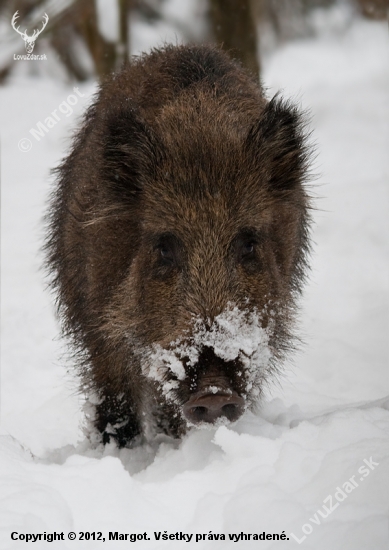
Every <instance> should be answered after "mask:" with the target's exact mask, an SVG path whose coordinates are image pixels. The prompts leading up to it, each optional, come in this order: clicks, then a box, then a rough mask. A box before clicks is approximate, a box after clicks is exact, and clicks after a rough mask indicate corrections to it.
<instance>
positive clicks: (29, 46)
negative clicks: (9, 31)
mask: <svg viewBox="0 0 389 550" xmlns="http://www.w3.org/2000/svg"><path fill="white" fill-rule="evenodd" d="M18 13H19V11H16V12H15V13H14V16H13V17H12V21H11V25H12V28H13V29H14V30H15V31H16V32H17V33H19V34H20V36H21V37H22V38H23V40H24V42H25V44H24V45H25V47H26V52H27V53H32V52H33V51H34V46H35V41H36V39H37V38H38V36H39V35H40V33H41V32H42V31H43V29H44V28H45V27H46V25H47V22H48V20H49V16H48V15H47V13H45V15H44V16H43V25H42V28H41V29H40V30H34V33H33V35H32V36H28V34H27V29H26V30H25V31H24V32H21V31H20V30H19V27H16V26H15V24H16V20H17V18H18V17H19V16H18Z"/></svg>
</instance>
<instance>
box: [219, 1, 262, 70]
mask: <svg viewBox="0 0 389 550" xmlns="http://www.w3.org/2000/svg"><path fill="white" fill-rule="evenodd" d="M210 15H211V22H212V29H213V34H214V37H215V40H216V42H217V44H218V45H220V46H221V47H222V48H223V49H224V50H226V51H228V52H230V53H231V54H232V56H233V57H235V58H237V59H239V60H240V61H241V62H242V63H243V65H244V66H245V67H246V68H247V69H249V70H250V71H251V72H252V73H254V74H255V75H258V76H259V62H258V47H257V31H256V23H255V19H254V16H253V11H252V7H251V3H250V0H210Z"/></svg>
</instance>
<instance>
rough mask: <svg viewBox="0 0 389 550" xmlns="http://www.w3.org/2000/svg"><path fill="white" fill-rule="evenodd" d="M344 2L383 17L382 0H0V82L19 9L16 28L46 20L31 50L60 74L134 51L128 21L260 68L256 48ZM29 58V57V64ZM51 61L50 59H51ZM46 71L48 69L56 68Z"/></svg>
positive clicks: (93, 69)
mask: <svg viewBox="0 0 389 550" xmlns="http://www.w3.org/2000/svg"><path fill="white" fill-rule="evenodd" d="M342 3H343V4H345V3H347V4H348V6H349V8H350V10H351V12H353V13H360V14H362V15H363V16H365V17H369V18H373V19H384V18H386V17H387V13H388V4H389V0H0V40H1V52H0V83H4V82H5V81H6V80H7V77H9V76H10V75H11V74H12V71H13V70H14V69H15V65H17V64H15V63H14V61H13V55H14V54H24V53H26V52H25V44H24V41H23V40H22V39H21V36H20V35H18V34H17V33H16V32H15V30H14V29H13V28H12V26H11V19H12V17H13V15H14V13H15V12H16V11H18V21H17V24H16V26H19V25H20V30H21V31H22V32H24V30H27V34H28V35H29V36H31V35H32V34H33V31H34V29H36V30H39V29H41V28H42V25H43V15H44V14H45V13H47V14H48V16H49V23H48V25H47V27H46V28H45V29H44V32H43V33H42V35H41V36H40V37H39V39H38V40H37V41H36V46H35V49H34V52H33V53H34V54H37V55H39V54H42V53H46V54H47V53H48V51H49V52H50V55H51V57H52V58H54V60H55V63H56V64H57V65H59V66H61V67H62V69H63V70H62V72H61V73H60V74H63V75H65V77H66V78H69V79H71V80H76V81H83V80H87V79H89V78H99V79H101V78H102V77H104V75H105V74H107V73H110V72H112V71H114V70H115V69H116V68H117V67H118V66H119V65H121V63H122V62H123V61H125V60H127V59H128V58H129V56H130V55H131V54H132V53H134V52H133V51H132V48H131V33H132V28H133V26H134V22H136V23H137V24H138V28H139V23H141V24H143V25H144V29H145V32H146V33H147V28H148V27H147V25H149V26H150V25H154V26H155V25H157V26H158V25H159V27H160V36H161V41H162V40H163V39H164V36H166V35H167V34H169V33H168V32H167V31H168V30H169V31H170V35H171V30H172V29H173V33H174V36H175V38H176V41H177V42H179V43H180V42H185V43H193V42H214V43H217V44H219V45H222V46H223V48H225V49H226V50H229V51H230V52H231V53H232V55H233V56H234V57H235V58H238V59H241V61H242V62H243V64H244V65H245V66H246V67H248V68H249V69H250V70H251V71H253V72H254V73H257V74H260V59H261V53H263V51H266V50H269V49H271V48H272V47H273V48H274V47H275V46H277V45H278V44H280V43H283V42H285V41H288V40H293V39H296V38H301V37H304V36H312V35H313V34H314V33H315V24H314V17H313V16H312V14H314V13H317V12H318V10H326V9H328V8H330V7H333V6H334V5H335V4H342ZM31 65H35V64H31ZM51 66H52V65H51ZM58 74H59V73H58V71H57V72H56V71H53V76H58Z"/></svg>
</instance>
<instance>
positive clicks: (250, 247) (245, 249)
mask: <svg viewBox="0 0 389 550" xmlns="http://www.w3.org/2000/svg"><path fill="white" fill-rule="evenodd" d="M254 246H255V242H254V241H251V240H250V241H246V242H244V243H243V244H242V256H250V255H251V254H252V253H253V252H254Z"/></svg>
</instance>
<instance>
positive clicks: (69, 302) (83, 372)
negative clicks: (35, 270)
mask: <svg viewBox="0 0 389 550" xmlns="http://www.w3.org/2000/svg"><path fill="white" fill-rule="evenodd" d="M305 134H306V132H305V124H304V117H303V116H302V115H301V113H300V112H299V110H298V109H297V108H296V107H295V106H293V105H292V104H290V103H289V102H287V101H285V100H283V99H282V98H280V97H279V96H275V97H274V98H273V99H271V100H270V101H269V100H267V99H266V97H265V95H264V93H263V90H262V88H261V86H260V85H259V83H258V82H257V81H256V80H255V79H254V77H252V76H251V75H250V74H249V73H248V72H246V71H245V70H244V69H243V68H242V67H241V66H240V65H239V64H238V63H237V62H235V61H233V60H231V59H230V58H229V57H228V56H227V55H226V54H225V53H223V52H222V51H220V50H219V49H217V48H215V47H209V46H178V47H173V46H167V47H164V48H162V49H157V50H153V51H152V52H151V53H150V54H149V55H143V56H141V57H139V58H137V59H134V60H133V61H132V62H131V63H129V64H128V65H125V66H124V67H123V68H122V70H121V71H120V72H118V73H117V74H115V75H113V76H111V77H110V78H108V79H107V81H106V82H104V83H103V85H102V86H101V87H100V90H99V92H98V94H97V98H96V100H95V102H94V104H93V105H92V106H91V107H90V108H89V110H88V111H87V113H86V115H85V118H84V121H83V124H82V127H81V129H80V130H79V132H78V134H77V135H76V137H75V139H74V142H73V146H72V149H71V152H70V154H69V155H68V156H67V158H66V159H65V160H64V161H63V163H62V164H61V165H60V166H59V168H58V169H57V183H56V188H55V190H54V191H53V195H52V198H51V202H50V208H49V212H48V225H47V227H48V232H47V242H46V250H47V268H48V271H49V274H50V277H51V283H52V287H53V289H54V291H55V292H56V295H57V300H58V309H59V315H60V318H61V319H62V324H63V332H64V333H65V335H67V336H68V337H69V338H70V341H71V343H72V345H73V348H72V349H73V350H74V351H75V353H76V356H77V366H78V371H79V374H80V378H81V389H82V390H83V391H84V392H85V393H86V395H87V396H89V402H90V403H92V404H93V407H94V409H93V410H94V412H93V414H92V420H93V423H94V426H95V428H96V429H97V432H96V433H99V434H101V435H100V436H99V437H100V440H102V441H103V442H104V443H107V442H109V441H110V440H111V439H113V440H114V441H116V442H117V444H118V445H119V446H124V445H127V444H129V443H131V441H132V440H133V439H134V438H135V437H136V436H138V435H142V436H146V437H153V435H154V434H157V433H161V432H162V433H166V434H169V435H170V436H173V437H180V436H181V435H182V434H184V433H185V432H186V430H187V428H188V427H190V426H193V425H197V426H207V425H208V426H209V425H214V424H220V423H223V422H232V421H235V420H237V419H238V418H239V417H240V416H241V414H242V413H243V412H244V411H245V410H246V409H247V408H253V407H255V404H256V403H257V402H258V400H259V399H260V397H261V393H262V390H263V387H264V384H266V383H267V381H268V380H269V379H270V378H271V376H274V375H277V372H278V369H279V367H280V365H281V363H282V361H283V360H284V359H285V354H286V352H288V351H290V350H291V349H292V348H293V346H294V344H293V341H294V340H293V339H294V332H295V328H294V326H295V321H294V319H295V312H296V308H297V298H298V297H299V294H300V292H301V288H302V284H303V282H304V279H305V274H306V270H307V257H308V252H309V227H310V215H309V212H310V199H309V195H308V192H307V188H306V180H307V173H308V161H309V150H308V148H307V145H306V135H305ZM138 439H139V438H138Z"/></svg>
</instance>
